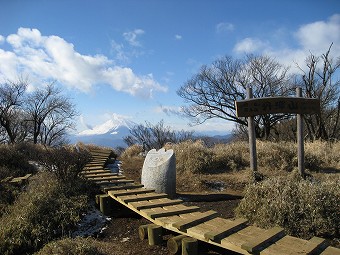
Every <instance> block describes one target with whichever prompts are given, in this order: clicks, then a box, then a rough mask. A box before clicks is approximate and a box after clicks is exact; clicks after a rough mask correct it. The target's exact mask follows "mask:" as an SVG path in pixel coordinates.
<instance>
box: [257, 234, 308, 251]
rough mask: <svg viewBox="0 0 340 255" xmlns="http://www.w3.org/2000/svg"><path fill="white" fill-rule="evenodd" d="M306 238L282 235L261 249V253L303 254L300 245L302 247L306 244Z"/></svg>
mask: <svg viewBox="0 0 340 255" xmlns="http://www.w3.org/2000/svg"><path fill="white" fill-rule="evenodd" d="M307 242H308V241H307V240H303V239H300V238H297V237H293V236H284V237H283V238H281V239H280V240H278V241H277V242H275V243H274V244H272V245H270V246H269V247H267V248H266V249H264V250H263V251H261V254H263V255H273V254H275V255H276V254H278V255H281V254H283V255H287V254H291V255H295V254H304V253H300V252H301V247H304V246H305V245H306V244H307Z"/></svg>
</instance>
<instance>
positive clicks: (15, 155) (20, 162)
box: [0, 145, 35, 180]
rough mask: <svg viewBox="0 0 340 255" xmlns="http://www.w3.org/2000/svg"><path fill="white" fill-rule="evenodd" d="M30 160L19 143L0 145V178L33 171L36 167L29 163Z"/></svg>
mask: <svg viewBox="0 0 340 255" xmlns="http://www.w3.org/2000/svg"><path fill="white" fill-rule="evenodd" d="M29 160H30V159H29V157H28V156H27V155H26V154H25V153H22V152H21V151H20V150H19V148H18V145H0V180H1V179H3V178H5V177H8V176H12V177H18V176H23V175H25V174H27V173H33V172H34V171H35V169H34V167H33V166H32V165H30V164H29Z"/></svg>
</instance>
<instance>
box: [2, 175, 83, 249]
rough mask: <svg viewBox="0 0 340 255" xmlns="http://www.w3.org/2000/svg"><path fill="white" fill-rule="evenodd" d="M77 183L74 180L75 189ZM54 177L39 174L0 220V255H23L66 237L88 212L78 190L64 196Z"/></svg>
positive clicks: (31, 180) (63, 190)
mask: <svg viewBox="0 0 340 255" xmlns="http://www.w3.org/2000/svg"><path fill="white" fill-rule="evenodd" d="M78 181H80V180H79V179H78V180H73V182H74V184H75V186H80V185H79V184H77V182H78ZM60 187H61V186H60V185H59V183H58V181H57V179H56V176H55V175H53V174H52V173H49V172H41V173H38V174H36V175H35V176H34V177H33V178H31V179H30V183H29V185H28V187H27V191H26V192H24V193H22V194H21V195H20V196H19V197H18V199H17V200H16V201H15V203H14V204H13V205H12V206H10V207H9V210H8V214H5V215H3V216H2V217H1V218H0V254H7V255H9V254H26V253H30V252H33V251H36V250H37V249H39V248H41V247H42V245H44V244H46V243H47V242H49V241H51V240H53V239H55V238H57V237H60V236H63V235H65V234H68V233H69V231H71V230H72V229H73V228H74V227H75V225H76V223H77V222H78V221H79V220H80V216H81V214H82V213H83V212H84V211H85V210H86V209H87V206H88V198H87V195H86V193H85V191H84V193H81V192H80V190H79V191H78V192H77V191H74V192H73V194H72V192H70V193H65V189H61V188H60Z"/></svg>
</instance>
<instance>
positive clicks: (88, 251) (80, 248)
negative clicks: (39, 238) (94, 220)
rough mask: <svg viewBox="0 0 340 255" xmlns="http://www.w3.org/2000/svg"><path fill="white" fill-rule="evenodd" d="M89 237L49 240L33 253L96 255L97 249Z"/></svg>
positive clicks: (47, 254) (42, 254) (38, 254)
mask: <svg viewBox="0 0 340 255" xmlns="http://www.w3.org/2000/svg"><path fill="white" fill-rule="evenodd" d="M92 242H93V240H92V239H91V238H75V239H71V238H65V239H61V240H58V241H54V242H50V243H48V244H47V245H45V246H44V248H42V249H41V250H40V251H39V252H37V253H35V255H65V254H67V255H98V254H100V253H99V251H98V249H97V248H96V247H95V246H93V245H92Z"/></svg>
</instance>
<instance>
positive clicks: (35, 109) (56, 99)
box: [25, 83, 77, 145]
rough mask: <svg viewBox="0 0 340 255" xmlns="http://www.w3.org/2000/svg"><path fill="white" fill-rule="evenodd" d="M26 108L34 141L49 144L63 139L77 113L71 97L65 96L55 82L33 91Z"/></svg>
mask: <svg viewBox="0 0 340 255" xmlns="http://www.w3.org/2000/svg"><path fill="white" fill-rule="evenodd" d="M25 110H26V113H27V121H28V123H29V124H30V127H31V134H32V140H33V143H38V142H40V143H43V144H49V145H52V144H53V143H54V142H55V141H57V140H60V139H62V137H63V136H64V135H65V133H66V131H67V129H69V128H71V127H72V121H73V118H74V117H75V116H76V115H77V112H76V110H75V106H74V105H73V104H72V103H71V101H70V99H69V98H67V97H65V96H63V95H62V94H61V91H60V90H59V89H57V88H56V87H55V86H54V83H51V84H49V85H47V86H46V87H45V88H43V89H38V90H36V91H34V92H32V93H31V94H30V95H29V96H28V98H27V102H26V107H25ZM39 139H40V140H39Z"/></svg>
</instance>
